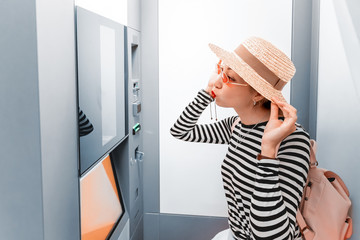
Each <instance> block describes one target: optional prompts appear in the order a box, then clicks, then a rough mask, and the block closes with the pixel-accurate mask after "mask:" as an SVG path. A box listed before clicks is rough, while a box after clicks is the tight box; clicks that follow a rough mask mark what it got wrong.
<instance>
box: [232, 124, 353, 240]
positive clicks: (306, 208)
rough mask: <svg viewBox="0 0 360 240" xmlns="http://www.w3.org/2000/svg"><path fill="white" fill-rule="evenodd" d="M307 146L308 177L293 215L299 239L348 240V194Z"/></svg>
mask: <svg viewBox="0 0 360 240" xmlns="http://www.w3.org/2000/svg"><path fill="white" fill-rule="evenodd" d="M239 121H240V119H239V118H238V119H237V120H236V121H235V122H234V123H233V125H232V127H231V132H232V131H233V130H234V128H235V125H236V124H237V123H238V122H239ZM310 146H311V147H310V168H309V173H308V177H307V180H306V184H305V187H304V190H303V196H302V199H301V202H300V207H299V209H298V211H297V215H296V220H297V222H298V224H299V227H300V231H301V233H302V236H303V238H304V239H305V240H345V239H348V238H350V237H351V235H352V219H351V217H350V216H349V209H350V207H351V201H350V198H349V190H348V189H347V187H346V186H345V184H344V182H343V181H342V180H341V178H340V177H339V176H338V175H337V174H336V173H334V172H331V171H328V170H326V169H323V168H318V167H317V165H318V162H317V161H316V156H315V153H316V141H315V140H314V139H310Z"/></svg>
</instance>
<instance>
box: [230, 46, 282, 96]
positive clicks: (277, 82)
mask: <svg viewBox="0 0 360 240" xmlns="http://www.w3.org/2000/svg"><path fill="white" fill-rule="evenodd" d="M234 52H235V53H236V55H237V56H239V57H240V58H241V59H242V60H243V61H244V62H246V63H247V64H248V65H249V66H250V67H251V68H252V69H254V70H255V72H256V73H257V74H259V75H260V76H261V77H262V78H263V79H265V80H266V81H267V82H268V83H270V84H271V85H272V86H273V87H274V88H275V89H277V90H282V89H283V87H284V86H285V85H286V83H287V82H285V81H283V80H281V79H280V78H279V77H278V76H276V75H275V73H273V72H272V71H271V70H270V69H269V68H267V67H266V66H265V65H264V64H263V63H262V62H261V61H260V60H259V59H257V58H256V57H255V56H254V55H252V54H251V53H250V52H249V50H247V49H246V47H244V46H243V45H242V44H241V45H240V46H239V47H238V48H236V49H235V51H234Z"/></svg>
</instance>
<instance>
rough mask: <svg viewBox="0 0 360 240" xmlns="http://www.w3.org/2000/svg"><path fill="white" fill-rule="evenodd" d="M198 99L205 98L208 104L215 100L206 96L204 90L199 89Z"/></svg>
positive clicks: (208, 95)
mask: <svg viewBox="0 0 360 240" xmlns="http://www.w3.org/2000/svg"><path fill="white" fill-rule="evenodd" d="M198 95H199V97H203V98H205V99H206V100H207V101H209V102H213V101H214V100H215V99H214V98H213V97H212V96H211V95H210V94H208V93H207V92H206V91H205V90H204V89H201V90H200V91H199V93H198Z"/></svg>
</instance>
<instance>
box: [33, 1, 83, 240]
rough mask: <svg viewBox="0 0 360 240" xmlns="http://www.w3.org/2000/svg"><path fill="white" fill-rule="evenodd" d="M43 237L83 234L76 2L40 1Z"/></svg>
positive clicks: (39, 41) (37, 10) (67, 236)
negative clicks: (75, 23)
mask: <svg viewBox="0 0 360 240" xmlns="http://www.w3.org/2000/svg"><path fill="white" fill-rule="evenodd" d="M36 16H37V36H38V59H39V62H38V64H39V66H38V69H39V90H40V91H39V99H40V124H41V125H40V127H41V159H42V182H43V186H42V187H43V209H44V238H45V239H52V240H56V239H59V240H60V239H79V237H80V222H79V219H80V214H79V180H78V140H77V139H78V125H77V124H78V121H77V120H78V118H77V104H76V101H77V100H76V99H77V89H76V73H75V34H74V33H75V31H74V3H73V1H72V0H65V1H63V0H61V1H60V0H58V1H51V2H49V1H45V0H37V2H36Z"/></svg>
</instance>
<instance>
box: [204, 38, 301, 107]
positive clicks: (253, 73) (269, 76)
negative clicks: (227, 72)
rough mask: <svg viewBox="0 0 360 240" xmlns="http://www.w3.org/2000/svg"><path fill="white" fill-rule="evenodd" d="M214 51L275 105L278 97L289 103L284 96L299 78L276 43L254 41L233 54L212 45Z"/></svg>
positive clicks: (251, 40)
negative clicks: (284, 92) (284, 88)
mask: <svg viewBox="0 0 360 240" xmlns="http://www.w3.org/2000/svg"><path fill="white" fill-rule="evenodd" d="M209 47H210V49H211V50H212V51H213V52H214V53H215V54H216V56H217V57H218V58H220V59H221V60H222V62H223V63H224V64H225V65H227V66H229V67H230V68H231V69H232V70H233V71H235V72H236V73H237V74H238V75H239V76H240V77H242V78H243V79H244V80H245V81H246V82H247V83H248V84H249V85H250V86H251V87H253V88H254V89H255V90H256V91H257V92H259V93H260V94H261V95H262V96H264V97H265V98H267V99H268V100H270V101H271V98H272V97H277V98H278V99H279V100H280V101H284V102H286V100H285V98H284V96H283V95H282V93H281V90H282V89H283V87H284V86H285V85H286V84H287V83H288V82H289V81H290V80H291V78H292V77H293V76H294V74H295V71H296V69H295V66H294V64H293V62H292V61H291V60H290V59H289V58H288V56H286V55H285V53H283V52H282V51H281V50H280V49H278V48H277V47H275V46H274V45H273V44H272V43H270V42H268V41H266V40H264V39H262V38H259V37H250V38H248V39H246V40H245V41H244V42H242V43H241V44H240V45H239V46H238V47H237V48H236V49H235V50H234V51H233V52H229V51H226V50H224V49H222V48H220V47H218V46H216V45H214V44H212V43H209Z"/></svg>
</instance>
